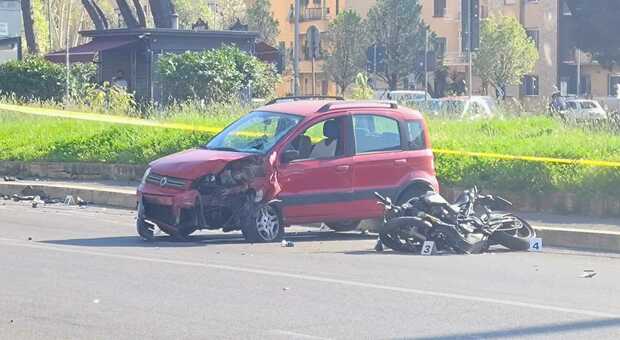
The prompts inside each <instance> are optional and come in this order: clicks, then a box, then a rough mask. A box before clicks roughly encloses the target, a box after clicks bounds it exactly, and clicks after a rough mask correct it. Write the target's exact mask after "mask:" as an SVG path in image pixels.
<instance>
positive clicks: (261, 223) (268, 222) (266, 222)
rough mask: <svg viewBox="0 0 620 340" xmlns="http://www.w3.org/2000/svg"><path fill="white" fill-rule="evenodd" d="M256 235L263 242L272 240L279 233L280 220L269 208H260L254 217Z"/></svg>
mask: <svg viewBox="0 0 620 340" xmlns="http://www.w3.org/2000/svg"><path fill="white" fill-rule="evenodd" d="M256 229H257V231H258V235H259V236H260V237H261V238H262V239H263V240H265V241H271V240H274V239H275V238H276V237H277V236H278V233H279V232H280V218H279V217H278V214H277V213H276V211H275V210H274V209H273V208H272V207H270V206H264V207H262V208H261V209H260V210H259V212H258V216H257V217H256Z"/></svg>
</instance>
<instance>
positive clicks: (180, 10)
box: [174, 0, 215, 29]
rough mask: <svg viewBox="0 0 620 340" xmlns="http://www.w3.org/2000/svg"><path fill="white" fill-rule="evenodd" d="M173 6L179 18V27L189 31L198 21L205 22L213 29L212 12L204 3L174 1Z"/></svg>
mask: <svg viewBox="0 0 620 340" xmlns="http://www.w3.org/2000/svg"><path fill="white" fill-rule="evenodd" d="M174 5H175V8H176V12H177V15H178V16H179V27H182V28H187V29H189V28H191V27H192V25H193V24H194V23H196V22H197V21H198V19H202V20H206V21H207V23H208V24H209V26H210V27H211V28H213V27H214V20H215V19H214V17H213V12H211V9H210V8H209V4H208V3H207V2H206V1H194V0H175V1H174Z"/></svg>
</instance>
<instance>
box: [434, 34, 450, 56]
mask: <svg viewBox="0 0 620 340" xmlns="http://www.w3.org/2000/svg"><path fill="white" fill-rule="evenodd" d="M447 43H448V40H447V39H446V38H443V37H438V38H436V39H435V54H436V55H437V58H443V57H444V56H445V55H446V44H447Z"/></svg>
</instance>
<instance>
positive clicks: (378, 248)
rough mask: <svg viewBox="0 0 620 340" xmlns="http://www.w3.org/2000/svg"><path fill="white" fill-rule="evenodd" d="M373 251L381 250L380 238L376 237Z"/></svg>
mask: <svg viewBox="0 0 620 340" xmlns="http://www.w3.org/2000/svg"><path fill="white" fill-rule="evenodd" d="M375 251H378V252H382V251H383V242H381V238H379V237H377V244H375Z"/></svg>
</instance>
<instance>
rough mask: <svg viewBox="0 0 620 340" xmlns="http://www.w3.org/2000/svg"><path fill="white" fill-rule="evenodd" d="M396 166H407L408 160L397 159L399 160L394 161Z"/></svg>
mask: <svg viewBox="0 0 620 340" xmlns="http://www.w3.org/2000/svg"><path fill="white" fill-rule="evenodd" d="M394 165H396V166H403V165H407V160H406V159H397V160H395V161H394Z"/></svg>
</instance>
